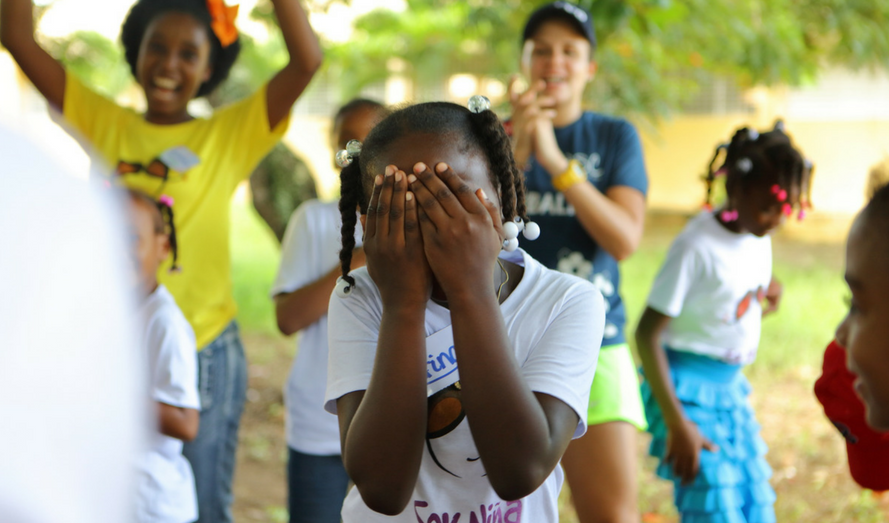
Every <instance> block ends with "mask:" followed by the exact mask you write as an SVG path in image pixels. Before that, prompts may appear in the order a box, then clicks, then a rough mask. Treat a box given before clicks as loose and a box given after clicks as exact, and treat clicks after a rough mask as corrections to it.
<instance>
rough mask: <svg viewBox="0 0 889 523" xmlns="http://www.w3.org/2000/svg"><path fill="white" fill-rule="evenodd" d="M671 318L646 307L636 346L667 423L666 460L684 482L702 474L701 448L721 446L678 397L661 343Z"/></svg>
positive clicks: (712, 448)
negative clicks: (690, 416) (701, 428)
mask: <svg viewBox="0 0 889 523" xmlns="http://www.w3.org/2000/svg"><path fill="white" fill-rule="evenodd" d="M670 320H671V318H670V317H669V316H666V315H664V314H661V313H660V312H657V311H656V310H654V309H652V308H651V307H646V308H645V312H643V313H642V319H641V320H639V326H638V327H637V328H636V347H637V348H638V350H639V358H640V359H641V360H642V368H643V370H644V371H645V380H646V381H647V382H648V385H649V387H651V391H652V393H653V394H654V398H655V400H657V404H658V406H659V407H660V408H661V412H662V413H663V416H664V423H665V424H666V425H667V449H666V453H665V455H664V461H665V462H666V463H669V464H671V465H672V467H673V472H674V473H675V474H676V475H677V476H678V477H679V478H680V479H682V482H683V483H684V484H688V483H690V482H691V481H693V480H694V478H695V477H696V476H697V474H698V467H699V464H700V456H701V449H706V450H709V451H717V450H718V447H717V446H716V445H714V444H713V443H712V442H710V441H709V440H708V439H707V438H705V437H704V436H703V435H702V434H701V433H700V431H699V430H698V426H697V425H696V424H695V423H694V422H693V421H691V420H689V419H688V418H686V416H685V409H683V408H682V403H681V402H680V401H679V399H678V398H677V397H676V391H675V389H674V388H673V380H672V378H671V374H670V364H669V362H668V361H667V354H666V351H664V348H663V347H662V346H661V344H660V336H661V333H662V332H663V331H664V329H666V328H667V324H669V323H670Z"/></svg>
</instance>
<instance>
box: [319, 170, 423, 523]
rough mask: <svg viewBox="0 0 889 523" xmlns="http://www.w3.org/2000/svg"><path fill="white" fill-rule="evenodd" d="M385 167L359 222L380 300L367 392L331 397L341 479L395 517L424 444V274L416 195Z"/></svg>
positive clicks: (370, 504) (407, 496)
mask: <svg viewBox="0 0 889 523" xmlns="http://www.w3.org/2000/svg"><path fill="white" fill-rule="evenodd" d="M386 173H387V175H386V176H385V177H382V176H377V180H376V182H379V183H375V185H374V192H373V196H372V197H371V201H370V204H369V206H368V209H367V212H368V214H367V216H366V221H365V222H364V225H365V228H364V231H365V243H364V249H365V252H366V254H367V261H368V264H367V268H368V273H369V274H370V276H371V278H372V279H373V281H374V283H376V285H377V287H378V288H379V290H380V298H381V300H382V302H383V315H382V319H381V323H380V331H379V336H378V342H377V352H376V358H375V361H374V365H373V372H372V375H371V379H370V383H369V384H368V386H367V390H365V391H358V392H352V393H349V394H346V395H344V396H342V397H341V398H339V399H338V400H337V413H338V415H339V422H340V438H341V442H342V450H343V463H344V465H345V467H346V471H347V472H348V473H349V477H350V478H351V479H352V481H354V482H355V486H356V487H357V488H358V491H359V493H360V494H361V497H362V499H363V500H364V502H365V504H366V505H367V506H368V507H369V508H370V509H371V510H374V511H376V512H380V513H383V514H388V515H396V514H400V513H401V512H402V511H403V510H404V508H405V507H406V506H407V504H408V502H409V501H410V499H411V493H412V492H413V490H414V486H415V485H416V483H417V477H418V475H419V472H420V464H421V463H422V460H423V449H424V444H425V442H426V437H425V436H426V404H427V402H426V331H425V317H426V302H427V301H428V299H429V296H430V292H431V281H432V280H431V274H430V273H429V267H428V265H427V264H426V262H425V259H424V258H423V246H422V242H421V239H420V232H419V228H418V227H417V214H416V200H415V199H413V198H412V199H410V200H408V199H407V198H408V197H412V196H413V195H411V194H408V193H406V189H407V184H406V181H405V175H404V173H403V172H401V171H398V172H396V170H395V169H394V168H393V167H392V166H389V167H387V168H386ZM390 210H391V213H390ZM335 299H336V298H335ZM332 307H333V306H332ZM333 310H334V309H331V311H332V314H334V312H333ZM342 320H343V318H340V321H342ZM330 321H331V323H330V330H331V332H335V330H337V329H343V328H347V327H346V325H338V324H335V322H336V321H337V318H336V316H332V317H331V318H330ZM334 338H335V336H331V353H332V356H331V358H332V361H334V359H333V358H334V355H333V351H334V350H335V348H334V345H333V344H334V343H335V341H334Z"/></svg>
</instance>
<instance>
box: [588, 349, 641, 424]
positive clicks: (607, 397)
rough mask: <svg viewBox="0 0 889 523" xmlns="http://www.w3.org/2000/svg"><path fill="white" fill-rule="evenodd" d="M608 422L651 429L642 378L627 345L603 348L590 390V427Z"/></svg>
mask: <svg viewBox="0 0 889 523" xmlns="http://www.w3.org/2000/svg"><path fill="white" fill-rule="evenodd" d="M609 421H626V422H627V423H630V424H631V425H633V426H635V427H636V428H638V429H639V430H645V429H646V428H648V422H647V421H646V420H645V410H644V408H643V406H642V394H641V393H640V391H639V374H638V373H637V372H636V363H635V362H634V361H633V355H632V353H631V352H630V346H629V345H627V344H626V343H620V344H618V345H608V346H605V347H602V350H600V351H599V363H598V364H597V365H596V377H595V378H593V386H592V387H591V388H590V406H589V409H588V410H587V425H601V424H602V423H608V422H609Z"/></svg>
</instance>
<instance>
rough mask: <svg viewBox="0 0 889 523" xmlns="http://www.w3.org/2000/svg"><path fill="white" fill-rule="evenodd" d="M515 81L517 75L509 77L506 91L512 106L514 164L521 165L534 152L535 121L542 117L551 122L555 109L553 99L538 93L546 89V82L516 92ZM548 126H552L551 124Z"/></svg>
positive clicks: (541, 81)
mask: <svg viewBox="0 0 889 523" xmlns="http://www.w3.org/2000/svg"><path fill="white" fill-rule="evenodd" d="M517 81H518V77H517V76H513V77H512V78H511V79H510V81H509V87H508V92H509V103H510V105H511V106H512V113H511V116H510V123H511V124H512V138H513V154H514V156H515V160H516V164H518V165H520V166H521V165H524V164H525V163H527V162H528V158H529V157H530V156H531V153H534V152H536V151H535V139H534V134H535V132H536V129H537V121H538V120H541V119H542V120H548V121H550V122H552V119H553V118H555V116H556V111H555V109H552V106H553V104H554V103H555V100H553V99H552V98H550V97H548V96H541V94H540V93H541V92H543V90H544V89H546V82H544V81H543V80H540V81H538V82H537V83H535V84H534V85H532V86H530V87H529V88H528V89H527V90H526V91H524V92H517V91H516V82H517ZM550 128H552V125H551V124H550ZM553 140H554V141H555V136H553Z"/></svg>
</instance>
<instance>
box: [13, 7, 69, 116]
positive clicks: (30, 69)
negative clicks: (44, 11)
mask: <svg viewBox="0 0 889 523" xmlns="http://www.w3.org/2000/svg"><path fill="white" fill-rule="evenodd" d="M33 9H34V7H33V5H32V4H31V1H30V0H2V2H0V43H2V44H3V47H5V48H6V49H7V50H8V51H9V53H10V54H11V55H12V57H13V58H14V59H15V61H16V63H18V65H19V67H21V69H22V71H24V73H25V76H27V77H28V79H29V80H31V83H33V84H34V86H35V87H36V88H37V90H38V91H40V94H42V95H43V96H44V98H46V101H47V102H49V104H50V105H52V106H53V107H55V108H56V109H58V110H60V111H61V110H62V109H63V107H62V105H63V104H64V102H65V69H64V68H63V67H62V64H60V63H59V62H58V61H56V59H55V58H53V57H52V56H50V55H49V53H47V52H46V51H45V50H44V49H43V48H42V47H40V45H39V44H38V43H37V41H36V40H34V17H33V12H32V11H33Z"/></svg>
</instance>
